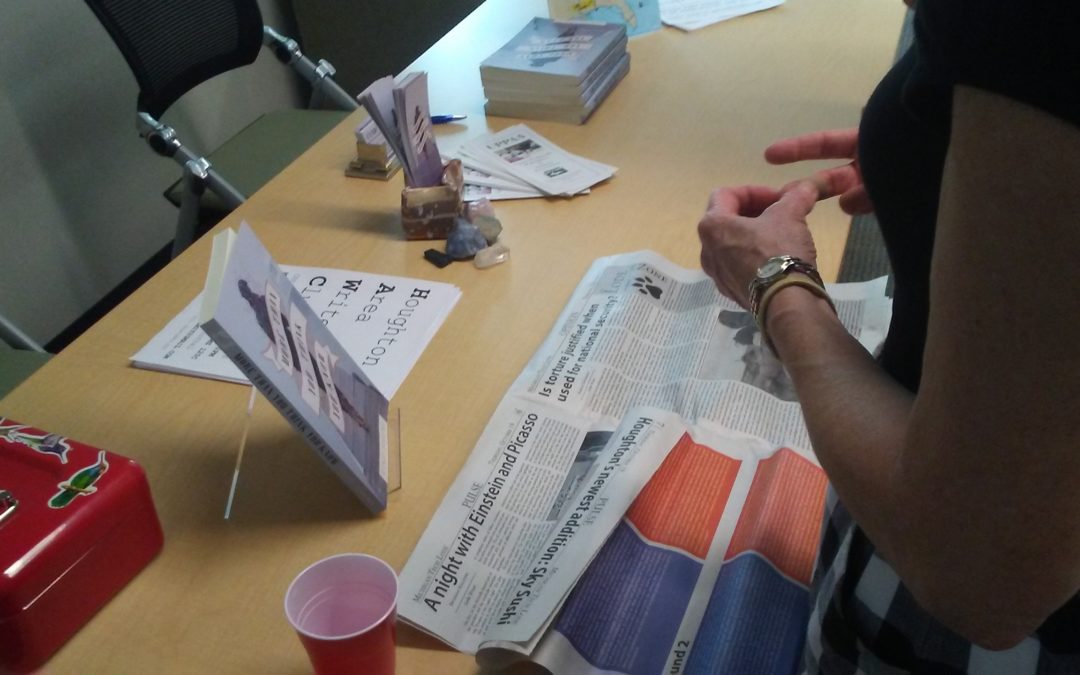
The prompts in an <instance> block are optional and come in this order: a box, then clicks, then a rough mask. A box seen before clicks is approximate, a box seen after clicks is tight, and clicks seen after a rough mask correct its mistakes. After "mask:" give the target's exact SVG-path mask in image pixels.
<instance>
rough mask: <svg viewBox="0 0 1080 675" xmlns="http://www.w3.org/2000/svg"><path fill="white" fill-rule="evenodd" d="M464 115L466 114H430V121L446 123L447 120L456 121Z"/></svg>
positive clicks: (463, 117) (464, 116)
mask: <svg viewBox="0 0 1080 675" xmlns="http://www.w3.org/2000/svg"><path fill="white" fill-rule="evenodd" d="M466 117H467V115H432V116H431V123H432V124H446V123H447V122H457V121H458V120H463V119H465V118H466Z"/></svg>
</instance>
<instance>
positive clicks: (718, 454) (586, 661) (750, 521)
mask: <svg viewBox="0 0 1080 675" xmlns="http://www.w3.org/2000/svg"><path fill="white" fill-rule="evenodd" d="M825 489H826V478H825V474H824V472H823V471H822V470H821V468H820V467H819V466H818V465H817V463H816V462H815V461H814V459H813V457H812V455H810V454H809V453H806V452H802V451H799V450H796V449H792V448H778V447H776V446H775V445H773V444H770V443H768V442H766V441H763V440H761V439H757V438H754V437H752V436H745V435H741V434H738V433H735V432H711V431H708V430H703V429H697V430H691V431H689V432H688V433H687V434H685V435H684V436H682V437H681V438H680V439H679V441H678V443H677V445H676V447H675V448H673V449H672V450H671V452H670V453H669V454H668V456H667V458H666V460H665V461H664V463H663V465H661V467H660V469H659V471H658V472H657V473H656V475H655V476H654V477H653V479H652V480H651V481H650V482H649V483H648V485H646V487H645V489H644V490H643V491H642V492H641V493H640V494H639V495H638V497H637V499H636V500H635V501H634V503H633V505H632V506H631V507H630V509H629V511H628V512H627V513H626V515H625V517H624V518H623V519H622V522H620V523H619V525H618V527H617V528H616V529H615V531H614V533H613V534H612V535H611V537H610V538H609V539H608V540H607V541H606V542H605V543H604V545H603V547H602V548H601V550H600V552H599V553H598V554H597V555H596V556H595V559H594V560H593V561H592V563H591V564H590V566H589V567H588V569H587V570H586V571H585V572H584V574H583V576H582V577H581V579H580V580H579V581H578V583H577V584H576V586H575V587H574V589H573V591H572V593H571V594H570V596H569V598H568V599H567V600H566V602H565V604H564V606H563V607H562V610H561V611H560V612H559V614H558V615H557V618H555V620H554V621H553V623H552V625H551V629H550V630H549V631H547V632H546V633H545V635H544V637H543V639H542V640H541V641H540V644H539V646H538V648H537V649H535V651H533V652H531V658H532V660H533V661H535V662H537V663H539V664H541V665H543V666H544V667H546V668H548V669H549V670H550V671H551V672H555V673H567V674H570V675H573V674H575V673H581V674H582V675H584V674H586V673H590V674H593V673H600V672H602V673H605V674H606V673H632V674H638V673H641V674H653V673H661V672H663V673H755V674H758V675H768V674H771V673H776V674H777V675H779V674H781V673H782V674H785V675H786V674H788V673H791V672H793V671H794V670H796V665H797V664H798V662H799V658H800V656H801V652H802V644H803V635H804V633H805V630H806V621H807V618H808V616H809V610H810V607H809V605H810V600H809V585H810V577H811V573H812V571H813V567H814V559H815V555H816V551H817V546H818V540H819V537H820V530H821V513H822V508H823V505H824V501H825ZM482 655H483V652H481V655H479V656H478V660H479V659H480V658H481V657H482Z"/></svg>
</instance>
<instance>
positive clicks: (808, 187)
mask: <svg viewBox="0 0 1080 675" xmlns="http://www.w3.org/2000/svg"><path fill="white" fill-rule="evenodd" d="M819 194H820V191H819V189H818V186H817V184H816V183H814V182H813V181H809V180H801V181H796V182H794V183H789V184H788V185H787V186H785V188H784V191H783V194H782V195H781V196H780V199H778V200H777V201H776V203H774V204H772V205H771V206H769V207H768V208H767V209H765V211H764V212H763V213H770V214H773V213H775V214H780V215H784V216H788V217H791V218H795V219H798V220H803V219H805V218H806V216H807V214H809V213H810V212H811V211H813V210H814V204H816V203H817V201H818V199H819Z"/></svg>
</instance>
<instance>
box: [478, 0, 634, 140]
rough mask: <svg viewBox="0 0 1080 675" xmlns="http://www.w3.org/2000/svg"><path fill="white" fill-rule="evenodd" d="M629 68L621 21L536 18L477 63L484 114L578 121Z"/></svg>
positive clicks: (581, 121)
mask: <svg viewBox="0 0 1080 675" xmlns="http://www.w3.org/2000/svg"><path fill="white" fill-rule="evenodd" d="M629 70H630V54H629V53H628V52H627V51H626V26H624V25H621V24H614V23H595V22H588V21H554V20H552V19H546V18H540V17H537V18H535V19H533V20H532V21H530V22H529V23H528V25H526V26H525V28H524V29H522V30H521V32H520V33H518V34H517V35H516V36H514V38H513V39H512V40H510V41H509V42H507V43H506V44H505V45H503V46H502V47H500V48H499V50H498V51H496V52H495V53H494V54H492V55H491V56H489V57H488V58H486V59H484V61H483V62H482V63H481V64H480V80H481V82H483V85H484V94H485V95H486V96H487V105H486V106H485V109H486V111H487V114H489V115H498V116H501V117H523V118H526V119H536V120H550V121H555V122H572V123H575V124H582V123H584V122H585V120H587V119H588V118H589V116H590V115H592V113H593V111H594V110H596V108H597V106H599V105H600V103H601V101H603V100H604V99H605V98H607V95H608V94H609V93H611V90H612V89H614V88H615V85H616V84H618V83H619V81H620V80H622V78H623V76H625V75H626V73H627V72H628V71H629Z"/></svg>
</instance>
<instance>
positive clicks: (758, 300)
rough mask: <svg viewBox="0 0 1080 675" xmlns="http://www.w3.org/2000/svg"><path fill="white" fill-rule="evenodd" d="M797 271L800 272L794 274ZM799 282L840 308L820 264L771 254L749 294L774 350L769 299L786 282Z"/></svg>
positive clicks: (752, 305)
mask: <svg viewBox="0 0 1080 675" xmlns="http://www.w3.org/2000/svg"><path fill="white" fill-rule="evenodd" d="M793 274H794V275H796V276H792V275H793ZM795 285H797V286H802V287H803V288H806V289H807V290H809V291H810V292H811V293H813V294H814V295H816V296H818V297H821V298H824V299H825V300H826V301H828V303H829V305H830V306H832V308H833V311H834V312H835V311H836V306H835V305H833V301H832V298H830V297H829V293H828V291H826V290H825V282H823V281H822V280H821V275H820V274H818V271H817V268H816V267H814V266H813V265H812V264H811V263H808V262H806V261H805V260H802V259H800V258H796V257H795V256H790V255H778V256H775V257H772V258H769V259H768V260H766V261H765V263H764V264H763V265H762V266H761V267H759V268H758V270H757V274H756V275H755V276H754V278H753V279H751V280H750V289H749V295H750V312H751V313H752V314H753V315H754V320H755V321H756V322H757V325H758V330H760V331H761V335H762V337H764V338H765V344H767V345H768V346H769V348H770V349H773V351H774V352H775V351H776V350H775V348H773V344H772V340H770V339H769V336H768V334H767V333H766V332H765V310H766V309H767V308H768V306H769V301H770V300H771V299H772V297H773V295H774V294H775V292H776V291H778V290H780V289H781V288H783V287H784V286H795Z"/></svg>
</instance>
